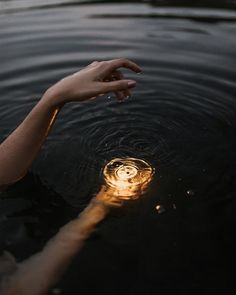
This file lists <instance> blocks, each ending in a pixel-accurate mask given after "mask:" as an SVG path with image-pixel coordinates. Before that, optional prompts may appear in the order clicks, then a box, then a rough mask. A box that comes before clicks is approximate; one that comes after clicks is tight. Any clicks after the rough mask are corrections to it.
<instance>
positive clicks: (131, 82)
mask: <svg viewBox="0 0 236 295" xmlns="http://www.w3.org/2000/svg"><path fill="white" fill-rule="evenodd" d="M135 86H136V82H135V81H129V82H128V87H129V88H133V87H135Z"/></svg>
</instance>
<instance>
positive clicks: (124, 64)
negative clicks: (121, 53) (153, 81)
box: [103, 58, 142, 75]
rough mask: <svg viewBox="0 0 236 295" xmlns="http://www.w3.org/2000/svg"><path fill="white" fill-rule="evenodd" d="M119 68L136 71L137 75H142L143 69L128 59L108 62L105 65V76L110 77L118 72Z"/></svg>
mask: <svg viewBox="0 0 236 295" xmlns="http://www.w3.org/2000/svg"><path fill="white" fill-rule="evenodd" d="M119 68H126V69H130V70H132V71H134V72H135V73H141V72H142V69H141V68H140V67H139V66H138V65H137V64H136V63H134V62H132V61H131V60H128V59H126V58H119V59H113V60H109V61H106V62H105V63H104V72H103V74H104V75H108V74H110V73H112V72H114V71H116V70H117V69H119Z"/></svg>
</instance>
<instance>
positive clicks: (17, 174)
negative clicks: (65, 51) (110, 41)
mask: <svg viewBox="0 0 236 295" xmlns="http://www.w3.org/2000/svg"><path fill="white" fill-rule="evenodd" d="M120 68H127V69H130V70H131V71H133V72H135V73H140V72H141V71H142V70H141V68H140V67H139V66H138V65H137V64H136V63H134V62H132V61H130V60H128V59H124V58H120V59H114V60H108V61H101V62H98V61H95V62H93V63H91V64H90V65H88V66H87V67H86V68H84V69H82V70H81V71H79V72H76V73H75V74H72V75H70V76H67V77H65V78H64V79H62V80H60V81H59V82H57V83H56V84H55V85H53V86H52V87H50V88H49V89H48V90H47V91H46V92H45V93H44V95H43V96H42V98H41V99H40V101H39V102H38V103H37V104H36V106H35V107H34V108H33V109H32V111H31V112H30V113H29V114H28V116H27V117H26V118H25V120H24V121H23V122H22V123H21V124H20V125H19V126H18V127H17V128H16V129H15V130H14V131H13V132H12V133H11V134H10V135H9V136H8V137H7V138H6V139H5V141H3V142H2V143H1V145H0V163H1V165H0V189H3V188H4V187H6V186H8V185H10V184H13V183H15V182H16V181H18V180H19V179H21V178H22V177H23V176H24V175H25V174H26V172H27V170H28V169H29V167H30V166H31V164H32V162H33V160H34V159H35V157H36V156H37V154H38V152H39V150H40V148H41V146H42V144H43V142H44V141H45V139H46V137H47V135H48V133H49V132H50V130H51V128H52V126H53V123H54V122H55V120H56V118H57V115H58V114H59V112H60V110H61V108H62V107H63V106H64V105H65V104H66V103H68V102H73V101H77V102H82V101H84V100H89V99H94V98H96V97H97V96H100V95H103V94H106V93H109V92H114V93H115V95H116V97H117V99H118V100H123V99H124V98H125V97H127V96H129V95H130V90H131V89H132V88H133V87H135V86H136V81H134V80H129V79H125V78H124V77H123V74H122V72H121V71H120V70H119V69H120Z"/></svg>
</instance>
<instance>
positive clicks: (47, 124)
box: [0, 92, 61, 187]
mask: <svg viewBox="0 0 236 295" xmlns="http://www.w3.org/2000/svg"><path fill="white" fill-rule="evenodd" d="M60 108H61V106H59V105H57V104H56V103H54V100H53V95H52V94H51V93H50V92H46V93H45V95H44V96H43V97H42V98H41V100H40V101H39V102H38V103H37V105H36V106H35V107H34V108H33V110H32V111H31V112H30V113H29V115H28V116H27V117H26V118H25V120H24V121H23V122H22V123H21V124H20V125H19V126H18V127H17V128H16V129H15V130H14V131H13V132H12V133H11V134H10V135H9V136H8V138H7V139H6V140H5V141H4V142H3V143H2V144H1V145H0V186H1V187H2V186H4V185H8V184H11V183H14V182H16V181H17V180H19V179H20V178H21V177H23V176H24V175H25V173H26V172H27V170H28V168H29V167H30V165H31V163H32V161H33V160H34V159H35V157H36V155H37V153H38V151H39V149H40V147H41V146H42V144H43V142H44V140H45V139H46V137H47V135H48V133H49V131H50V129H51V127H52V125H53V123H54V121H55V119H56V117H57V114H58V112H59V110H60Z"/></svg>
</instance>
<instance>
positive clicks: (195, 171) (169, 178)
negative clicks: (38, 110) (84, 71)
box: [0, 0, 236, 294]
mask: <svg viewBox="0 0 236 295" xmlns="http://www.w3.org/2000/svg"><path fill="white" fill-rule="evenodd" d="M173 3H174V4H173ZM194 6H196V7H194ZM235 8H236V5H235V1H221V2H220V1H218V2H217V1H214V3H213V2H212V1H204V3H202V2H201V1H198V3H197V4H196V5H191V7H190V5H189V4H188V1H186V2H184V1H182V2H181V1H176V2H173V1H168V2H167V1H160V2H159V1H146V2H141V1H139V2H137V3H136V2H134V3H133V2H129V3H125V1H122V3H121V1H120V2H119V3H118V2H114V3H111V1H103V2H101V3H97V2H96V1H65V0H64V1H63V0H61V1H59V0H55V1H53V0H51V1H40V2H39V1H32V0H29V1H24V0H18V1H0V64H1V70H0V81H1V82H0V93H1V98H0V100H1V104H0V118H1V124H0V138H1V139H4V137H6V136H7V134H9V133H10V132H11V131H12V130H13V129H14V128H15V127H16V126H17V124H19V123H20V122H21V121H22V119H23V118H24V117H25V116H26V114H27V113H28V112H29V110H30V109H31V108H32V106H33V105H34V104H35V103H36V102H37V100H38V99H39V98H40V96H41V95H42V94H43V92H44V91H45V90H46V89H47V88H48V87H49V86H50V85H51V84H52V83H55V82H56V81H57V80H58V79H60V78H62V77H64V76H65V75H67V74H70V73H72V72H74V71H77V70H78V69H80V68H82V67H84V66H86V65H87V64H88V63H90V62H91V61H93V60H103V59H111V58H115V57H121V56H122V57H123V56H124V57H127V58H130V59H132V60H134V61H136V62H137V63H138V64H139V65H140V66H142V68H143V74H142V75H136V74H133V73H130V72H128V71H125V74H126V75H127V77H129V78H131V79H136V80H137V82H138V86H137V87H136V88H135V90H134V91H133V95H132V98H130V99H128V100H126V101H125V102H124V103H119V102H117V101H116V100H115V99H114V98H113V95H112V94H111V98H110V99H108V98H107V97H108V96H109V95H107V96H105V97H100V98H99V99H97V100H96V102H95V101H90V102H85V103H81V104H76V103H72V104H70V105H67V106H66V107H65V108H64V109H63V110H62V112H61V114H60V115H59V118H58V120H57V122H56V124H55V126H54V128H53V131H52V133H51V134H50V136H49V138H48V141H47V143H46V144H45V145H44V147H43V150H42V151H41V153H40V155H39V157H38V158H37V160H36V161H35V163H34V165H33V167H32V169H31V171H30V173H29V175H28V176H27V177H26V178H25V179H24V180H22V181H21V182H20V183H19V184H17V185H16V186H14V187H12V188H11V189H10V190H9V191H8V192H5V193H4V195H5V196H6V199H4V200H2V201H1V203H0V208H1V210H0V213H1V216H0V234H1V241H2V242H1V243H2V245H3V247H4V248H5V249H8V250H10V251H11V252H12V253H13V254H14V255H15V256H16V257H17V258H18V259H19V260H22V259H23V258H26V257H28V256H29V255H30V254H32V253H35V252H36V251H38V250H39V249H41V247H42V245H44V243H45V241H46V240H47V239H48V238H49V237H51V236H52V235H53V234H54V233H55V232H56V231H57V230H58V228H59V227H60V226H61V225H62V224H65V223H66V222H67V221H68V220H71V219H72V218H73V217H74V216H76V214H77V213H78V212H79V211H81V210H82V209H83V208H84V206H85V205H86V204H87V203H88V200H89V199H90V198H91V196H92V195H93V194H94V193H95V192H96V191H97V189H98V188H99V186H100V183H101V169H102V168H103V167H104V165H105V164H106V163H107V162H108V161H110V160H111V159H112V158H118V157H123V156H126V157H135V158H140V159H144V160H146V161H148V162H149V163H151V164H152V166H153V167H154V168H155V171H156V173H155V177H154V180H153V183H152V185H151V188H150V192H149V193H148V194H147V195H146V197H143V198H141V199H140V200H137V201H135V202H133V203H129V204H128V205H127V206H126V207H125V208H123V209H119V210H118V211H115V212H112V214H111V215H110V217H108V218H107V219H106V221H104V222H103V223H102V224H101V225H100V226H99V228H98V229H97V231H96V232H95V233H94V234H93V236H92V237H91V238H90V239H89V240H88V241H87V243H86V245H85V247H84V249H83V250H82V252H81V253H80V254H78V257H76V258H75V259H74V261H73V264H72V265H71V267H70V268H69V269H68V271H67V273H66V274H65V276H64V277H63V279H62V280H61V282H60V283H59V285H58V286H57V288H56V290H60V292H61V294H78V293H81V294H92V293H93V292H96V291H97V290H99V292H101V293H103V294H108V293H109V294H110V293H112V294H120V293H123V294H128V293H129V294H156V293H158V294H170V293H171V292H175V293H182V294H190V293H191V294H215V293H216V292H217V291H219V290H223V291H224V292H226V291H228V292H229V291H230V292H232V290H234V289H235V286H234V277H233V273H232V272H231V267H233V258H234V250H235V247H234V246H235V240H234V239H235V238H234V236H235V234H234V232H235V213H236V212H235V211H236V204H235V196H236V190H235V180H236V172H235V164H236V137H235V126H236V116H235V115H236V78H235V77H236V53H235V52H236V38H235V34H236V11H235ZM157 206H160V207H158V208H159V210H157V209H156V207H157ZM160 208H161V210H160ZM160 211H161V212H160ZM53 292H54V291H52V292H51V294H53Z"/></svg>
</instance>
